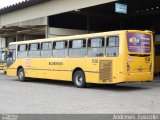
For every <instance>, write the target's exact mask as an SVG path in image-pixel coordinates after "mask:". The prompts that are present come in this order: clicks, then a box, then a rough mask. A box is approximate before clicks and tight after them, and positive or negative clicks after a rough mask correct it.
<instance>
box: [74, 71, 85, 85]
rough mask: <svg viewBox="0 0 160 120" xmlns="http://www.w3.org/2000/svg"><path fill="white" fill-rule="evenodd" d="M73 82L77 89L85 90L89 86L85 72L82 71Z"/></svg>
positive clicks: (78, 72) (76, 73)
mask: <svg viewBox="0 0 160 120" xmlns="http://www.w3.org/2000/svg"><path fill="white" fill-rule="evenodd" d="M73 82H74V85H75V86H76V87H77V88H85V87H86V86H87V84H86V78H85V74H84V72H83V71H80V70H79V71H76V72H75V73H74V75H73Z"/></svg>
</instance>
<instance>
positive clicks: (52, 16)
mask: <svg viewBox="0 0 160 120" xmlns="http://www.w3.org/2000/svg"><path fill="white" fill-rule="evenodd" d="M115 3H121V4H126V5H127V6H128V11H127V14H120V13H116V12H115ZM159 16H160V1H159V0H143V1H140V0H92V1H89V0H26V1H24V2H21V3H18V4H15V5H12V6H8V7H6V8H3V9H1V10H0V37H1V38H0V47H8V44H9V43H10V42H13V41H23V40H33V39H41V38H48V37H56V36H65V35H75V34H85V33H93V32H102V31H112V30H122V29H139V30H152V31H154V32H155V34H156V35H157V37H156V38H157V40H159V34H160V25H159V24H160V23H159V21H160V17H159Z"/></svg>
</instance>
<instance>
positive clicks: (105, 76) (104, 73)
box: [99, 60, 112, 82]
mask: <svg viewBox="0 0 160 120" xmlns="http://www.w3.org/2000/svg"><path fill="white" fill-rule="evenodd" d="M99 72H100V76H99V77H100V80H101V81H102V82H112V61H110V60H101V61H100V66H99Z"/></svg>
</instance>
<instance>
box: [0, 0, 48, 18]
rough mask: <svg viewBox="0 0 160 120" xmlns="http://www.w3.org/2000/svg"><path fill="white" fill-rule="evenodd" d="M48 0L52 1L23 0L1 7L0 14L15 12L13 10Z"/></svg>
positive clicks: (44, 0)
mask: <svg viewBox="0 0 160 120" xmlns="http://www.w3.org/2000/svg"><path fill="white" fill-rule="evenodd" d="M47 1H50V0H25V1H22V2H19V3H16V4H13V5H10V6H7V7H4V8H1V9H0V15H2V14H6V13H9V12H13V11H16V10H19V9H24V8H26V7H30V6H33V5H37V4H40V3H44V2H47Z"/></svg>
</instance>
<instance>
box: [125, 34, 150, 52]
mask: <svg viewBox="0 0 160 120" xmlns="http://www.w3.org/2000/svg"><path fill="white" fill-rule="evenodd" d="M127 42H128V51H129V52H134V53H135V52H136V53H150V52H151V35H148V34H140V33H127Z"/></svg>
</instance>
